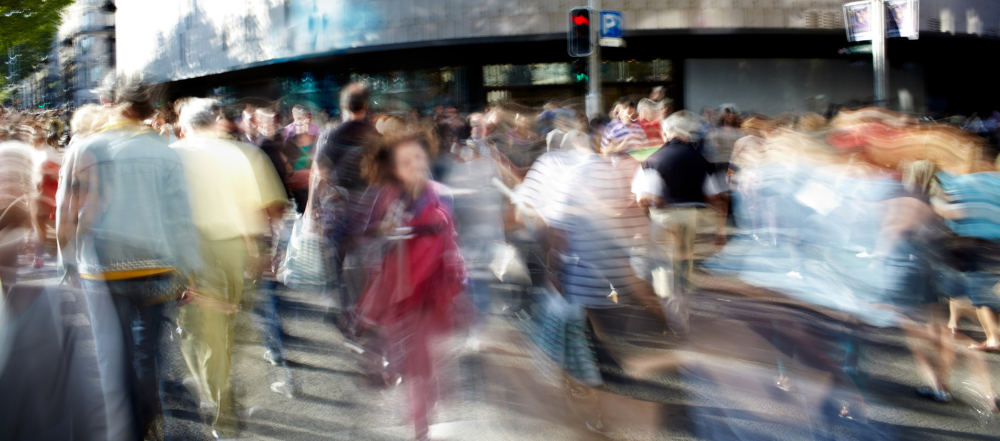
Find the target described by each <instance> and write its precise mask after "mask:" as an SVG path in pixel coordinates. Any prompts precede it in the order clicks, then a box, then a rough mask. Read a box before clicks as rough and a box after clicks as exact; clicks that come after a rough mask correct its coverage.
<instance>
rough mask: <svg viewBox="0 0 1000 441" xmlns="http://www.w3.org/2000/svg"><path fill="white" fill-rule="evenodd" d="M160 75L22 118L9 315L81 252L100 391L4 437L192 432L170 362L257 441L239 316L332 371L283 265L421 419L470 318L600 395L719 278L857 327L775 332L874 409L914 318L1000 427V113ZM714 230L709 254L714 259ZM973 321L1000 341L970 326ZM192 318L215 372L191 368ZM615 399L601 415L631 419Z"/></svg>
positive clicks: (10, 176) (12, 170)
mask: <svg viewBox="0 0 1000 441" xmlns="http://www.w3.org/2000/svg"><path fill="white" fill-rule="evenodd" d="M158 92H159V90H158V88H157V87H155V86H151V85H148V84H143V83H141V82H140V81H138V80H135V79H131V78H118V77H115V76H111V77H109V78H108V79H107V81H106V82H105V84H104V85H103V87H102V98H101V99H102V105H101V106H97V105H88V106H84V107H81V108H79V109H76V110H75V111H74V112H73V113H72V118H71V119H70V118H68V117H69V115H68V114H67V113H64V112H45V113H41V114H28V113H18V112H14V111H4V112H3V113H0V142H2V144H0V202H2V205H0V209H2V215H0V280H2V285H3V290H4V295H5V303H4V304H5V307H4V309H3V311H2V312H3V318H2V319H0V327H3V329H4V330H3V331H2V332H0V337H5V336H9V335H16V333H15V332H14V331H12V330H14V329H15V328H16V327H17V326H19V325H18V323H19V322H18V314H22V315H23V314H26V313H25V312H24V311H26V309H25V308H26V306H24V305H26V304H30V301H25V300H23V299H25V298H34V297H39V296H40V297H45V296H46V295H49V296H51V295H54V294H51V293H49V294H46V293H45V290H42V291H41V292H39V291H38V290H37V289H29V288H26V287H25V286H23V285H19V284H18V283H17V274H18V258H19V255H26V256H28V257H27V258H28V261H29V262H30V263H31V265H33V266H35V267H41V266H43V265H44V264H45V259H44V255H45V253H52V254H58V267H59V269H60V274H61V275H62V280H63V285H62V286H59V287H56V286H53V287H50V289H51V290H52V292H56V291H58V290H69V291H73V292H82V293H83V294H84V297H85V298H86V305H87V314H88V315H89V318H90V323H91V326H90V331H89V332H92V333H93V336H94V341H95V344H96V359H94V360H92V362H91V363H92V364H93V367H92V369H90V371H88V372H91V373H93V376H94V378H93V380H94V381H93V382H92V384H91V385H93V384H97V385H98V386H97V387H90V388H87V387H84V386H80V387H77V388H75V389H72V387H76V386H74V385H77V384H78V383H79V384H82V385H86V384H88V383H87V382H86V381H82V380H80V375H84V374H78V373H73V372H71V371H72V370H74V369H82V370H83V371H87V369H88V368H87V367H86V366H79V365H80V364H85V363H82V362H78V363H77V365H74V366H66V367H65V369H66V370H67V371H66V372H63V373H61V374H59V375H61V376H60V377H59V378H62V379H64V380H65V381H64V382H63V383H58V384H56V385H55V386H53V387H54V388H59V389H60V390H63V392H62V393H64V395H59V396H60V397H64V398H65V400H61V401H65V403H62V404H61V406H63V407H59V409H61V412H62V413H63V414H62V415H52V412H47V411H44V410H42V409H43V408H44V407H36V408H30V407H29V408H23V409H22V410H21V411H19V412H11V413H8V412H0V415H2V416H0V418H2V419H3V423H2V424H0V438H3V439H11V440H13V439H69V438H72V437H79V438H80V439H109V440H125V439H143V438H147V439H148V438H149V437H157V438H164V439H172V438H173V437H175V436H176V435H174V434H171V433H169V431H165V429H164V427H163V425H162V421H163V420H164V419H165V418H169V417H170V411H169V409H168V408H167V406H164V405H163V402H162V394H163V393H164V388H165V387H168V386H169V385H170V384H179V385H181V386H183V387H184V388H186V389H187V390H188V391H190V392H191V393H192V394H193V395H194V396H196V397H197V399H198V402H199V403H200V404H201V410H202V411H204V412H205V413H206V414H207V415H210V417H209V419H208V420H207V421H206V423H207V424H209V425H211V427H212V433H213V435H214V436H215V437H216V438H219V439H230V438H236V437H238V436H239V435H240V431H239V428H240V424H239V423H240V415H239V414H238V413H237V412H236V410H235V409H236V408H237V407H238V406H237V405H236V403H234V401H235V400H234V396H233V387H232V385H231V384H230V383H231V380H230V375H231V370H232V357H233V347H234V344H235V343H234V342H235V341H236V339H235V336H234V332H235V320H236V317H237V314H241V313H245V312H246V311H253V310H254V309H255V308H256V309H258V310H260V311H262V313H261V314H262V316H263V317H264V325H263V326H262V327H261V334H262V335H261V339H262V340H263V342H264V344H265V347H266V348H267V350H266V352H265V354H264V358H265V360H267V361H268V362H270V363H272V364H273V365H275V366H279V367H281V368H283V372H285V376H284V377H283V378H282V379H281V381H278V382H276V383H274V384H273V385H272V390H274V391H275V392H278V393H283V394H285V395H286V396H288V397H290V398H292V397H294V396H295V392H296V391H295V389H296V387H298V388H308V387H318V386H319V385H304V384H299V385H296V386H293V382H292V378H291V373H290V371H289V370H288V368H287V363H286V362H287V360H286V352H285V349H284V345H283V343H282V335H283V331H282V324H281V309H282V308H281V304H282V301H281V299H280V296H281V294H280V290H278V289H277V287H278V285H279V284H284V285H286V286H287V287H289V288H291V289H315V290H316V291H317V292H319V293H321V294H320V295H321V296H322V298H323V302H324V303H323V304H324V305H325V306H326V307H327V309H326V311H325V313H326V314H327V315H328V316H329V318H330V319H331V321H332V322H333V323H335V325H336V326H337V328H338V329H339V331H340V332H342V333H343V335H344V337H345V339H346V340H347V341H348V342H349V344H350V345H352V347H355V348H356V351H357V353H358V354H360V356H359V357H358V362H359V364H360V366H362V369H364V370H365V371H366V372H367V373H368V374H369V375H368V376H369V377H370V378H371V379H372V380H373V381H374V382H375V383H377V384H380V385H384V386H394V385H397V384H401V385H403V386H404V387H407V388H408V390H409V394H408V397H409V403H408V409H409V411H410V417H411V419H410V420H411V421H412V423H413V425H414V430H415V432H414V435H415V437H416V438H417V439H427V437H428V427H429V425H430V422H431V421H432V419H433V409H434V403H435V401H436V400H437V399H438V398H439V397H438V391H439V390H440V389H441V388H440V387H439V382H440V381H442V378H440V376H439V375H438V372H437V369H436V359H437V357H438V354H436V352H435V347H437V346H436V345H435V342H436V341H438V340H440V339H443V338H447V337H448V336H454V335H461V336H462V338H463V339H464V340H463V341H465V345H466V346H467V348H469V349H471V350H479V349H480V347H481V345H482V344H483V339H484V338H485V337H484V335H485V333H486V324H487V322H488V320H489V318H490V317H491V316H494V315H501V316H503V317H507V318H508V319H510V320H512V321H515V322H517V323H518V329H520V330H521V331H522V332H524V334H525V335H526V336H527V337H529V338H528V339H527V340H526V341H528V342H530V344H532V345H535V346H536V347H537V349H539V352H538V354H539V356H540V357H542V358H544V360H545V362H547V363H549V364H550V365H552V366H556V367H558V370H557V371H555V372H550V374H551V377H552V378H555V379H556V383H557V384H559V385H565V386H566V390H567V393H570V394H573V395H574V396H578V395H586V394H587V392H586V391H587V390H588V389H589V388H598V387H600V385H601V384H602V383H603V382H604V380H603V378H602V373H601V370H600V368H599V365H598V359H599V358H601V359H604V358H608V359H611V360H614V362H616V363H618V364H620V365H627V364H628V361H627V360H626V358H627V357H628V356H627V354H624V353H620V352H618V351H616V348H615V346H614V345H613V344H610V343H607V342H611V341H613V340H614V338H615V335H616V334H620V333H623V332H626V331H627V328H628V326H629V323H631V322H632V321H633V318H634V317H636V316H638V315H642V316H646V317H652V318H654V319H655V320H658V321H659V322H660V323H662V325H663V326H662V330H663V331H664V332H662V333H661V334H658V335H659V338H662V339H664V340H684V339H688V338H691V335H692V334H694V333H697V332H698V328H697V327H696V326H693V325H692V320H691V315H692V308H693V306H692V303H691V302H690V296H691V294H692V293H694V292H696V291H698V290H702V289H705V288H703V286H702V284H701V283H700V282H699V280H704V279H705V277H719V278H726V279H729V280H737V281H739V282H741V283H742V284H744V285H741V286H752V287H756V288H762V289H764V290H766V291H767V292H769V293H770V295H771V296H773V297H775V298H780V299H782V301H787V302H794V303H795V304H797V305H802V306H803V307H807V308H812V309H815V310H817V311H821V312H823V313H824V314H828V315H829V316H830V317H836V318H837V320H842V321H843V322H844V323H848V324H850V326H848V327H847V330H845V331H842V332H839V333H834V334H822V335H819V334H811V333H809V332H804V333H803V332H799V331H800V330H801V329H803V328H807V327H808V326H809V325H810V324H808V323H791V322H787V321H773V323H772V324H773V326H770V325H769V329H768V330H767V335H768V338H769V339H770V341H772V342H773V344H774V346H775V348H776V349H777V351H778V352H779V353H781V354H783V355H781V356H779V357H778V358H777V359H776V360H775V364H774V365H775V381H774V385H775V387H777V388H778V389H780V390H783V391H792V390H795V388H796V374H795V372H794V371H793V370H792V369H789V368H788V367H787V363H788V360H789V359H792V358H795V357H806V358H808V359H810V360H822V361H819V362H816V363H815V364H814V365H813V366H812V367H814V368H818V369H820V370H823V371H825V372H828V373H829V374H830V375H831V378H832V380H831V381H832V384H833V386H832V387H831V389H830V392H829V400H830V401H831V402H833V403H835V405H834V407H835V409H836V411H837V415H836V416H837V417H840V418H847V419H851V420H856V421H862V422H863V421H866V418H867V416H866V406H865V384H864V373H863V372H861V371H860V369H859V368H858V364H857V353H858V351H859V348H858V345H860V344H861V343H860V341H861V339H860V338H859V335H861V334H862V333H864V332H865V331H866V330H869V329H878V328H899V329H902V330H904V331H905V332H906V333H907V335H909V336H910V338H909V339H908V340H907V341H908V342H910V343H911V346H912V348H911V349H912V353H913V360H914V361H915V363H916V366H915V367H916V369H918V371H919V372H920V373H921V375H922V378H923V381H924V382H923V384H921V385H919V386H918V387H917V388H916V393H918V394H919V395H921V396H924V397H927V398H928V399H931V400H934V401H938V402H947V401H950V400H951V399H952V383H953V380H952V378H953V376H952V375H951V373H952V371H953V366H954V364H955V363H956V362H958V361H959V360H962V361H963V362H965V363H967V365H968V366H969V367H970V369H969V372H971V375H970V377H969V378H964V379H962V380H961V381H962V382H963V384H966V385H971V386H969V387H971V388H972V389H974V390H975V391H976V392H977V394H978V395H977V396H978V399H976V400H973V402H971V403H970V404H972V407H973V408H974V409H976V410H977V411H978V412H979V414H981V415H982V416H983V418H984V419H986V420H987V421H989V420H991V419H992V418H995V416H996V414H997V412H998V410H997V404H996V395H995V393H994V391H993V389H992V377H991V372H990V369H989V367H988V364H987V360H986V358H985V357H986V356H987V355H986V354H987V353H990V352H995V351H1000V328H998V324H997V315H996V311H997V309H998V308H1000V296H998V292H1000V288H998V287H1000V284H998V282H1000V260H998V258H997V256H998V255H1000V253H998V251H1000V248H998V246H1000V245H998V244H1000V216H998V214H997V213H998V210H1000V174H998V172H997V166H996V158H997V151H996V150H995V141H996V135H997V130H998V127H997V118H998V117H1000V116H998V115H994V116H993V117H990V118H988V119H983V118H981V117H979V116H973V117H969V118H958V119H954V120H948V121H944V122H934V121H926V120H918V119H916V118H914V117H912V116H908V115H902V114H897V113H894V112H891V111H887V110H884V109H877V108H866V109H861V110H855V111H851V110H844V111H841V112H840V113H838V114H837V115H836V116H834V117H833V118H829V119H828V118H826V117H823V116H821V115H817V114H786V115H778V116H773V117H770V116H765V115H756V114H747V113H744V112H741V111H740V110H739V109H737V108H736V106H734V105H724V106H721V107H720V108H719V109H711V108H706V109H704V110H703V111H702V112H701V113H700V114H698V113H694V112H690V111H687V110H679V109H675V108H674V106H673V103H672V102H671V101H670V100H669V99H666V98H665V97H664V96H663V94H662V90H660V89H658V90H655V91H654V92H653V93H652V94H650V96H648V97H645V98H642V99H640V100H638V101H633V100H631V99H629V98H622V99H619V100H618V101H616V102H615V103H614V104H613V106H612V109H611V111H610V113H609V115H608V117H607V118H596V119H593V120H588V119H587V117H586V116H585V115H583V114H582V113H581V112H580V111H579V109H574V108H573V107H572V106H569V105H565V104H564V103H560V102H558V101H550V102H549V103H547V104H546V105H545V107H544V109H541V110H540V111H539V110H536V109H531V108H527V107H523V106H519V105H517V104H515V103H494V104H491V105H490V106H489V107H488V108H485V109H481V110H479V111H476V112H473V113H469V114H468V115H463V114H460V113H459V112H458V110H457V109H456V108H455V107H446V106H436V107H434V108H433V111H432V112H431V114H430V115H426V116H425V115H421V114H420V113H419V112H408V113H401V114H396V113H387V114H377V113H375V112H374V111H373V107H372V100H371V96H370V92H369V90H368V89H367V88H366V87H365V85H363V84H360V83H352V84H349V85H346V86H345V87H343V89H342V90H341V92H340V96H339V99H340V115H339V120H330V121H325V117H321V116H320V111H319V110H317V109H315V108H312V107H310V106H309V105H308V104H306V103H303V104H297V105H294V106H293V107H291V109H290V112H288V113H289V114H288V115H284V114H282V112H280V111H279V109H278V108H276V107H269V106H254V105H245V106H244V107H243V108H239V109H231V108H224V107H223V106H222V105H221V104H220V103H219V102H218V101H216V100H214V99H210V98H194V97H189V98H182V99H179V100H176V101H174V102H167V101H164V100H163V99H162V98H163V97H162V96H161V95H159V93H158ZM703 227H704V228H703ZM706 229H707V230H708V231H711V233H708V234H709V236H710V237H711V240H710V241H709V242H710V245H709V246H710V247H711V251H710V252H709V253H708V254H709V255H711V256H710V257H708V258H707V259H705V257H707V256H705V255H700V254H704V253H702V252H696V249H697V246H696V245H697V244H698V243H699V242H698V237H699V234H700V232H701V233H704V231H701V230H706ZM50 233H52V234H54V239H55V244H56V245H57V247H53V248H52V249H50V247H48V244H49V243H50V240H49V237H50V236H49V235H50ZM703 259H704V261H703V262H702V260H703ZM250 285H252V286H253V287H255V289H253V290H250V289H247V287H248V286H250ZM499 285H504V286H508V287H514V288H512V289H508V290H506V291H504V293H501V292H500V290H498V289H497V286H499ZM247 293H253V295H252V296H248V295H245V294H247ZM733 293H735V294H740V293H741V291H740V290H734V291H733ZM52 298H57V297H52ZM17 299H22V300H20V301H18V300H17ZM52 301H56V300H52ZM19 302H20V303H19ZM19 305H20V306H19ZM963 318H969V319H974V320H975V321H976V322H978V324H979V325H980V326H981V328H982V334H984V335H985V339H983V341H976V342H972V344H971V345H964V346H959V345H958V344H957V343H956V341H961V335H962V333H963V328H962V327H961V324H962V323H963V322H961V320H962V319H963ZM168 323H169V327H168V326H167V324H168ZM25 329H28V328H25ZM163 332H171V333H173V334H174V335H175V337H176V338H171V339H169V342H171V344H176V345H177V346H178V349H179V352H180V353H181V354H182V356H183V358H184V362H185V365H186V366H187V368H188V371H189V376H187V377H185V378H166V376H165V375H164V373H163V370H162V366H163V365H164V362H163V360H162V357H163V356H164V354H165V353H166V350H165V348H163V347H162V346H161V344H162V343H163V342H167V341H168V339H164V338H163ZM976 332H977V334H976V335H980V334H978V331H976ZM12 341H14V340H12V339H5V338H0V345H4V346H0V384H2V387H3V388H5V389H3V390H5V391H6V390H9V389H6V388H7V387H12V388H14V387H16V386H17V385H18V384H19V382H18V379H17V378H12V377H11V375H13V374H11V372H21V371H18V370H17V366H19V365H23V364H24V363H29V360H31V359H32V358H33V357H41V355H37V354H36V353H23V354H15V353H12V352H11V348H15V347H22V346H17V345H14V344H13V343H11V342H12ZM60 341H61V342H62V343H60V344H64V345H65V344H67V343H66V341H63V340H60ZM595 342H603V343H604V344H601V345H599V346H600V348H601V349H600V352H601V353H600V354H598V350H597V349H595V348H596V346H597V345H595ZM53 344H54V343H53ZM845 348H846V349H845ZM42 350H43V349H42V348H39V349H38V351H39V353H40V351H42ZM54 350H55V351H56V352H58V348H57V349H54ZM959 355H961V357H959ZM65 357H69V356H65ZM65 357H64V358H61V359H56V358H53V360H56V361H59V360H61V361H59V362H64V363H69V358H65ZM5 372H6V374H5ZM539 372H540V374H539V375H542V373H541V372H542V371H539ZM53 375H54V374H53ZM74 379H75V380H74ZM21 386H22V387H26V386H27V384H21ZM70 389H72V392H66V391H68V390H70ZM65 394H77V395H65ZM29 395H30V394H29V393H23V394H13V395H11V396H14V397H27V396H29ZM52 400H53V401H52V403H49V404H51V405H53V406H54V405H55V404H54V403H55V401H60V400H59V399H58V398H56V395H52ZM5 401H11V400H5ZM33 403H36V404H37V405H38V406H45V405H46V404H45V403H42V402H34V401H33ZM10 404H12V403H8V405H10ZM592 405H593V406H594V407H592V408H589V409H588V410H587V413H588V415H590V417H588V419H587V421H584V422H581V424H586V426H587V427H589V428H590V429H591V430H592V431H595V432H598V433H601V434H604V435H607V436H609V437H615V436H616V435H615V433H614V430H613V429H609V427H612V428H613V427H614V422H613V421H607V420H605V421H601V415H603V414H606V413H607V412H604V411H603V410H602V407H601V406H602V403H600V402H599V401H598V402H596V403H592ZM8 408H9V407H8ZM53 408H55V407H53ZM40 414H46V415H44V416H41V415H40ZM74 415H75V416H74Z"/></svg>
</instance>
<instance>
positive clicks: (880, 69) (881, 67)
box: [870, 0, 889, 107]
mask: <svg viewBox="0 0 1000 441" xmlns="http://www.w3.org/2000/svg"><path fill="white" fill-rule="evenodd" d="M870 11H871V15H870V17H871V21H870V23H871V30H872V67H873V68H874V71H875V106H877V107H886V106H887V105H888V90H889V78H888V76H887V74H886V66H885V4H884V3H883V0H871V9H870Z"/></svg>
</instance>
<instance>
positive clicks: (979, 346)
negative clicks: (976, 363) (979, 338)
mask: <svg viewBox="0 0 1000 441" xmlns="http://www.w3.org/2000/svg"><path fill="white" fill-rule="evenodd" d="M969 349H972V350H975V351H982V352H1000V346H997V345H994V344H990V343H989V342H985V343H974V344H971V345H969Z"/></svg>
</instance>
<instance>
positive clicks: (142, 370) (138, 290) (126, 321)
mask: <svg viewBox="0 0 1000 441" xmlns="http://www.w3.org/2000/svg"><path fill="white" fill-rule="evenodd" d="M168 283H172V282H170V281H167V280H166V278H162V277H151V278H143V279H131V280H121V281H109V282H104V281H91V280H83V288H84V289H85V290H86V291H91V292H103V291H105V290H107V291H108V292H110V294H111V299H112V301H113V302H114V305H115V309H116V310H117V312H118V321H119V324H120V325H121V329H122V340H123V343H124V347H125V362H126V365H127V366H126V372H128V378H127V380H126V387H128V389H129V394H130V395H131V401H132V413H133V416H134V421H136V424H135V426H136V427H135V429H136V430H137V431H139V433H138V434H137V435H138V436H137V438H139V439H141V438H142V436H143V435H145V434H147V433H149V431H150V429H151V426H152V424H153V422H154V421H155V420H156V417H157V416H158V415H159V414H161V413H163V410H164V409H165V407H164V406H163V403H162V397H163V385H164V384H163V380H164V379H163V377H162V376H161V375H159V369H160V366H163V365H164V361H163V358H162V351H160V337H161V330H162V328H163V326H164V323H165V321H164V315H165V312H166V309H167V308H168V305H169V303H159V304H155V305H147V304H145V301H144V300H145V298H144V297H143V296H142V293H144V292H147V290H148V289H149V288H150V287H151V286H156V285H160V284H168ZM164 419H166V418H164ZM164 433H165V434H166V430H164Z"/></svg>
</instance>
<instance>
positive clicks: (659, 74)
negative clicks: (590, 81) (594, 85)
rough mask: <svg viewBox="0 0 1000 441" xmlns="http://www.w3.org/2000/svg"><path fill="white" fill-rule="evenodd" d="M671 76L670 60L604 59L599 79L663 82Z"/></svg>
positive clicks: (610, 81) (623, 81)
mask: <svg viewBox="0 0 1000 441" xmlns="http://www.w3.org/2000/svg"><path fill="white" fill-rule="evenodd" d="M672 76H673V65H672V63H671V62H670V60H660V59H657V60H652V61H637V60H628V61H605V62H604V63H603V65H602V66H601V80H602V81H603V82H605V83H637V82H663V81H670V79H671V77H672Z"/></svg>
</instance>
